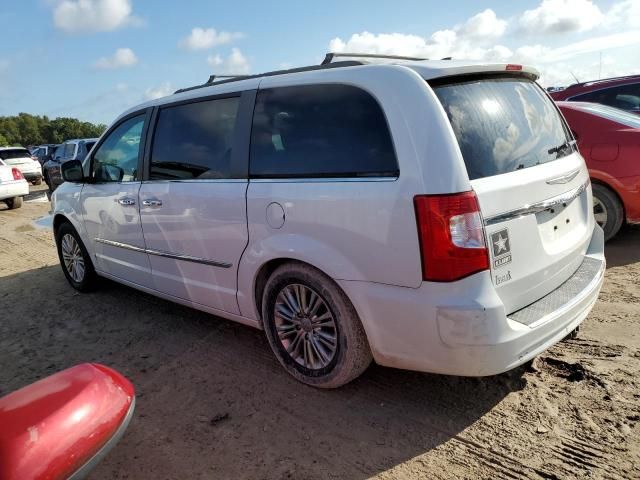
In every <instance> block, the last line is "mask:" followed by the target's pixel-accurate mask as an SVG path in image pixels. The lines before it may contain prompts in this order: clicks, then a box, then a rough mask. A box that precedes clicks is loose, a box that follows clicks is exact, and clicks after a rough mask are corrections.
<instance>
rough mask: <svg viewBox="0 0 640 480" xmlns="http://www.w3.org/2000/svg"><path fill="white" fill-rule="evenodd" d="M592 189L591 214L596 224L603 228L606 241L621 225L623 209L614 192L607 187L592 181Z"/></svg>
mask: <svg viewBox="0 0 640 480" xmlns="http://www.w3.org/2000/svg"><path fill="white" fill-rule="evenodd" d="M592 190H593V215H594V217H595V219H596V222H597V223H598V225H600V226H601V227H602V230H604V240H605V242H606V241H608V240H611V239H612V238H613V237H614V236H615V235H616V234H617V233H618V231H619V230H620V227H622V222H623V221H624V210H623V208H622V204H621V203H620V200H618V197H617V196H616V194H615V193H613V191H611V190H610V189H609V188H607V187H605V186H604V185H600V184H598V183H594V184H593V185H592Z"/></svg>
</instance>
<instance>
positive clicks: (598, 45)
mask: <svg viewBox="0 0 640 480" xmlns="http://www.w3.org/2000/svg"><path fill="white" fill-rule="evenodd" d="M633 45H640V30H635V31H628V32H621V33H614V34H611V35H604V36H600V37H592V38H589V39H587V40H581V41H579V42H574V43H570V44H568V45H564V46H562V47H557V48H550V47H546V46H543V45H525V46H523V47H520V48H518V49H517V50H516V52H515V54H514V60H516V61H519V62H522V63H529V64H532V63H533V64H535V63H552V62H559V61H563V60H568V59H570V58H573V57H577V56H579V55H584V54H587V53H597V52H603V51H606V50H611V49H614V48H622V47H629V46H633Z"/></svg>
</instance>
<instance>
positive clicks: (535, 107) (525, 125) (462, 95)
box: [432, 77, 574, 180]
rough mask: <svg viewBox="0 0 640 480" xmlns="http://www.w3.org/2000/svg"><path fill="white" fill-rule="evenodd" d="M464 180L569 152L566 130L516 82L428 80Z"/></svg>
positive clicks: (535, 89) (532, 87) (537, 93)
mask: <svg viewBox="0 0 640 480" xmlns="http://www.w3.org/2000/svg"><path fill="white" fill-rule="evenodd" d="M432 86H433V90H434V92H435V94H436V96H437V97H438V99H439V100H440V103H441V104H442V106H443V108H444V110H445V112H446V114H447V116H448V117H449V122H450V123H451V127H452V128H453V132H454V133H455V135H456V138H457V140H458V145H459V146H460V151H461V153H462V157H463V159H464V163H465V165H466V167H467V173H468V175H469V179H470V180H474V179H476V178H483V177H491V176H493V175H500V174H503V173H508V172H513V171H516V170H521V169H523V168H529V167H534V166H536V165H540V164H542V163H547V162H551V161H553V160H556V159H559V158H562V157H564V156H567V155H570V154H571V153H573V151H574V150H573V145H572V143H571V142H572V140H571V138H570V137H569V132H568V130H567V129H566V127H565V124H564V122H563V120H562V118H561V117H560V114H559V113H558V111H557V110H556V108H555V106H554V105H553V102H552V101H551V100H549V98H548V97H547V95H546V94H545V93H544V92H543V91H542V89H541V88H540V87H539V86H538V85H536V84H535V83H534V82H532V81H530V80H526V79H522V78H509V77H507V78H492V77H484V78H480V79H476V80H468V79H464V78H461V79H460V81H455V80H454V81H452V82H447V81H446V80H445V83H438V82H434V84H433V85H432Z"/></svg>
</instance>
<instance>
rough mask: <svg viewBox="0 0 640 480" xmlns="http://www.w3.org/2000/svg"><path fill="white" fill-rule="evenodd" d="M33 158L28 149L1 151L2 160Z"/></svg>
mask: <svg viewBox="0 0 640 480" xmlns="http://www.w3.org/2000/svg"><path fill="white" fill-rule="evenodd" d="M25 157H31V154H30V153H29V150H27V149H26V148H12V149H11V150H0V158H1V159H2V160H13V159H14V158H25Z"/></svg>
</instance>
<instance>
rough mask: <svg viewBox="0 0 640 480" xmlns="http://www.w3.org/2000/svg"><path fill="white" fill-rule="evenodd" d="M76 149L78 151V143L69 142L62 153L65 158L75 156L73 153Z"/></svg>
mask: <svg viewBox="0 0 640 480" xmlns="http://www.w3.org/2000/svg"><path fill="white" fill-rule="evenodd" d="M75 151H76V144H75V143H67V144H66V145H65V146H64V153H63V154H62V158H64V159H65V160H68V159H71V158H73V154H74V152H75Z"/></svg>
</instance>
